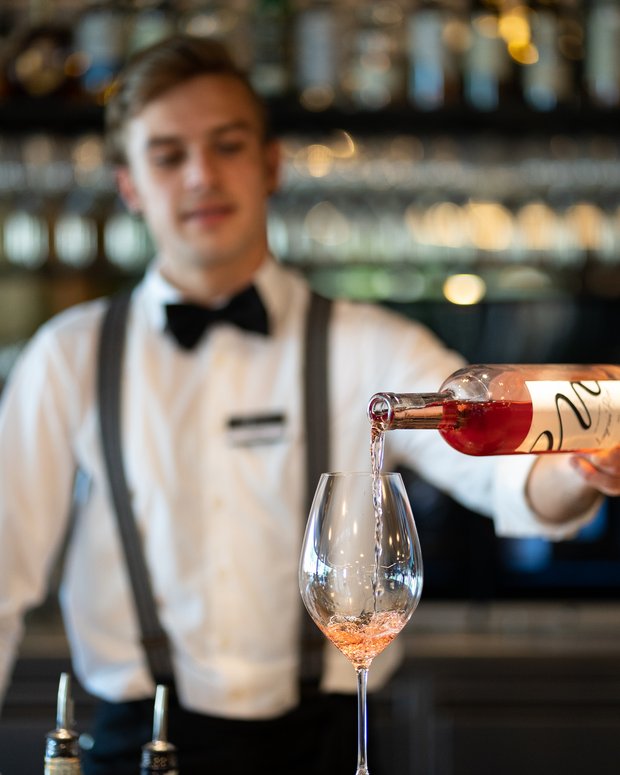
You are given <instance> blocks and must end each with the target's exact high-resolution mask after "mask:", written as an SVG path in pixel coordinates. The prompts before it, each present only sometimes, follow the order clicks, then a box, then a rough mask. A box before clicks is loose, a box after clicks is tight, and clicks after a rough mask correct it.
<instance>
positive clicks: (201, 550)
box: [0, 37, 620, 775]
mask: <svg viewBox="0 0 620 775" xmlns="http://www.w3.org/2000/svg"><path fill="white" fill-rule="evenodd" d="M107 118H108V136H109V140H110V145H111V151H112V156H113V160H114V162H115V164H116V165H117V178H118V186H119V190H120V193H121V195H122V197H123V199H124V201H125V202H126V204H127V206H128V207H129V208H130V209H131V210H132V211H134V212H136V213H140V214H141V215H142V216H143V218H144V219H145V221H146V223H147V224H148V227H149V228H150V230H151V232H152V235H153V238H154V241H155V243H156V246H157V255H156V257H155V258H154V261H153V264H152V266H151V267H150V269H149V270H148V271H147V273H146V276H145V278H144V280H143V281H142V282H141V283H140V284H139V285H138V287H137V288H136V289H135V291H134V293H133V295H132V298H131V306H130V309H129V317H128V321H127V333H126V341H125V354H124V358H123V371H122V404H121V406H122V411H121V420H122V441H123V447H122V462H123V465H124V471H125V475H126V479H127V482H128V489H129V493H130V499H131V507H132V510H133V514H134V516H135V521H136V523H137V527H138V532H139V535H140V542H141V545H142V551H143V554H144V558H145V562H146V566H147V569H148V574H149V576H150V580H151V583H152V587H153V591H154V597H155V600H156V605H157V612H158V616H159V618H160V620H161V623H162V625H163V629H164V631H165V633H166V634H167V636H168V639H169V641H170V647H171V653H172V664H173V671H174V680H175V684H176V690H175V693H176V696H177V697H178V704H177V702H176V701H175V702H173V703H172V707H171V721H170V738H171V740H173V741H174V742H175V743H176V744H177V745H178V748H179V755H180V771H182V772H183V775H191V773H198V772H201V773H204V772H205V771H206V770H208V769H213V770H214V771H215V770H217V769H219V768H224V767H225V768H226V772H227V773H229V774H233V775H234V773H241V772H246V771H247V770H248V769H249V768H250V767H251V768H252V769H257V770H259V769H264V768H266V769H268V771H269V772H271V773H272V775H274V774H277V773H306V772H308V773H310V772H313V773H316V772H330V771H333V772H340V771H342V772H345V771H346V768H347V767H349V768H351V770H352V767H353V766H354V757H355V753H354V724H355V707H356V706H355V699H354V695H353V692H354V688H355V682H354V671H353V670H352V669H351V666H350V664H349V663H348V662H347V661H346V660H345V659H344V658H343V657H342V656H341V655H340V654H339V653H338V652H337V651H336V650H335V649H334V648H333V647H331V646H330V647H328V646H325V656H324V665H323V673H322V679H321V680H322V682H321V692H320V693H317V692H316V691H314V689H310V690H308V691H307V692H305V691H303V690H302V692H301V699H300V689H299V687H300V682H299V676H300V671H301V669H302V668H303V665H302V664H300V662H301V661H302V660H301V659H300V654H299V644H298V630H299V626H300V620H301V616H302V610H301V602H300V598H299V592H298V588H297V564H298V557H299V549H300V544H301V536H302V532H303V527H304V524H305V515H306V512H305V508H306V506H305V501H304V488H305V481H304V474H303V462H304V454H305V447H306V441H307V438H308V431H309V430H310V429H309V428H306V427H305V424H304V420H303V415H304V408H303V395H304V390H303V383H302V377H303V372H304V336H305V320H306V312H307V309H308V307H309V304H310V299H311V294H310V291H309V288H308V286H307V284H306V283H305V282H304V280H303V279H302V278H301V277H299V276H297V275H296V274H295V273H293V272H291V271H290V270H286V269H284V268H283V267H281V266H279V265H278V263H277V262H276V261H275V260H274V258H273V257H272V256H270V254H269V246H268V242H267V232H266V216H267V203H268V198H269V195H270V194H271V193H272V192H273V191H274V190H275V189H276V187H277V185H278V173H279V147H278V144H277V142H276V141H275V140H274V139H273V138H272V137H271V136H270V134H269V131H268V126H267V121H266V117H265V113H264V110H263V107H262V105H261V103H260V102H259V100H258V99H257V98H256V96H255V94H254V93H253V92H252V90H251V88H250V86H249V84H248V82H247V80H246V79H245V77H244V76H243V75H242V74H241V73H240V72H238V71H237V70H236V68H235V67H234V65H233V64H232V62H231V60H230V59H229V58H228V55H227V54H226V52H225V51H224V50H223V49H221V48H220V47H219V45H217V44H214V43H211V42H207V41H204V40H199V39H197V38H186V37H175V38H173V39H171V40H168V41H164V42H163V43H160V44H158V45H156V46H155V47H153V48H151V49H148V50H145V51H144V52H142V53H141V54H139V55H138V56H137V58H136V59H135V60H134V61H133V63H130V64H129V65H128V67H127V68H126V70H125V72H124V73H123V74H122V77H121V78H120V80H119V85H118V91H117V93H116V94H115V96H114V97H113V99H112V101H111V103H110V105H109V107H108V116H107ZM249 286H252V287H254V288H255V289H256V291H257V292H258V297H260V300H261V303H262V304H264V307H265V312H264V317H263V319H262V324H263V330H262V331H261V332H258V331H255V330H246V328H243V327H238V326H236V325H234V324H232V323H230V322H227V321H224V322H222V321H220V322H216V323H214V324H213V325H212V326H211V327H210V328H209V329H208V330H206V331H205V332H204V333H203V334H202V336H198V335H197V336H196V337H195V338H196V340H197V341H196V342H195V343H191V342H189V341H188V340H183V342H182V343H179V342H178V341H177V340H176V339H175V337H174V336H173V335H172V333H173V332H174V331H177V332H178V329H179V327H180V328H183V325H182V324H179V322H178V320H177V321H176V322H175V319H174V318H172V317H170V318H167V309H166V308H167V306H168V305H174V304H176V303H177V302H181V301H189V302H194V303H197V304H201V305H205V306H207V307H209V308H214V309H221V308H222V307H225V306H226V304H227V303H228V302H229V300H231V299H232V298H233V297H234V296H235V294H237V293H238V292H243V291H246V290H247V289H248V287H249ZM250 294H251V296H250V304H251V305H254V306H255V305H256V298H257V297H256V296H255V295H254V292H253V291H250ZM242 306H243V308H244V309H245V305H242ZM258 307H259V309H257V310H256V311H257V312H258V313H259V315H258V316H259V318H260V314H261V312H262V307H261V304H260V303H259V304H258ZM105 309H106V302H104V301H103V300H98V301H95V302H91V303H87V304H84V305H80V306H78V307H76V308H74V309H71V310H69V311H67V312H65V313H63V314H61V315H59V316H58V317H57V318H55V319H53V320H52V321H50V322H49V323H47V324H46V325H45V326H43V327H42V329H41V330H40V331H39V332H38V334H37V335H36V336H35V337H34V338H33V340H32V342H31V343H30V345H29V346H28V348H27V350H26V352H25V353H24V355H23V357H22V358H21V360H20V362H19V363H18V365H17V366H16V367H15V369H14V371H13V373H12V375H11V379H10V381H9V383H8V385H7V387H6V390H5V394H4V396H3V403H2V410H1V413H0V656H1V659H0V666H1V671H2V672H1V675H2V680H3V683H4V684H6V681H7V680H8V675H9V670H10V666H11V663H12V659H13V656H14V651H15V648H16V646H17V643H18V639H19V634H20V622H21V617H22V615H23V612H24V610H25V609H27V608H28V607H30V606H32V605H34V604H36V603H37V602H38V601H39V600H41V598H42V596H43V594H44V591H45V584H46V575H47V572H48V571H49V569H50V566H51V563H52V560H53V557H54V553H55V551H56V550H57V548H58V547H59V545H60V543H61V541H62V538H63V536H64V534H65V531H66V530H67V521H68V520H67V514H68V512H69V505H70V497H71V490H72V483H73V481H74V476H75V471H76V470H77V469H80V470H81V471H82V472H83V474H84V475H85V476H87V477H88V480H89V482H90V489H89V493H88V497H87V498H86V500H85V502H84V503H83V504H82V507H81V509H80V512H79V514H78V515H77V520H76V524H75V526H74V533H73V536H72V541H71V545H70V548H69V552H68V556H67V561H66V567H65V576H64V581H63V587H62V591H61V600H62V607H63V614H64V618H65V623H66V629H67V633H68V637H69V640H70V643H71V648H72V657H73V663H74V668H75V671H76V673H77V676H78V678H79V679H80V681H81V682H82V684H83V685H84V686H85V687H86V689H87V690H88V691H90V692H91V693H92V694H94V695H95V696H96V697H98V698H100V700H101V706H100V710H99V713H98V716H97V722H96V725H95V729H94V746H93V748H92V750H90V751H88V752H85V765H84V767H85V772H86V773H87V775H95V774H98V773H106V774H107V775H110V773H115V774H116V775H122V774H123V773H125V772H126V773H130V772H136V771H137V766H138V765H137V762H138V757H139V747H140V745H142V744H143V743H144V742H146V741H147V740H148V738H149V736H150V723H151V719H152V698H153V694H154V678H153V675H152V674H151V672H150V671H149V663H148V661H147V658H146V656H145V646H143V644H142V643H141V640H140V631H139V626H138V618H137V616H136V611H135V609H134V605H133V599H132V592H131V587H130V583H129V580H128V574H127V570H128V568H127V566H126V564H125V560H124V557H123V549H122V546H121V541H120V538H119V530H118V525H117V524H116V520H115V515H114V508H113V505H112V503H113V501H112V496H111V492H110V484H109V480H108V476H107V472H106V470H105V466H104V458H103V453H102V447H101V438H100V432H99V427H98V420H97V409H98V405H97V394H96V383H97V378H96V373H97V362H96V358H97V343H98V341H99V335H100V329H101V324H102V318H103V314H104V311H105ZM265 323H266V327H267V329H268V332H267V333H265V331H264V326H265ZM186 333H187V332H186ZM182 335H183V331H181V332H180V334H179V336H181V338H182ZM122 338H123V339H125V337H124V336H123V337H122ZM191 344H193V347H191V348H190V346H191ZM327 365H328V380H329V382H328V399H329V400H328V409H329V415H328V428H329V432H330V439H331V445H330V449H329V466H330V467H331V469H333V470H367V469H368V468H369V464H370V429H369V424H368V421H367V419H366V414H365V408H366V403H367V401H368V399H369V397H370V396H371V395H372V394H373V393H374V392H376V391H378V390H381V389H389V390H394V391H407V390H412V389H415V390H416V391H417V390H420V391H433V390H436V389H437V387H438V386H439V385H440V383H441V382H442V380H443V379H444V378H445V377H446V376H447V375H448V374H449V373H451V372H452V371H453V370H454V369H456V368H457V367H459V366H461V365H462V360H461V359H460V358H459V357H458V356H457V355H456V354H454V353H452V352H449V351H447V350H446V349H445V348H444V347H443V346H442V345H441V343H440V342H438V341H437V340H436V339H435V338H434V336H433V335H432V334H431V333H430V332H428V331H427V330H426V329H424V328H423V327H421V326H419V325H417V324H415V323H413V322H411V321H406V320H404V319H401V318H400V317H398V316H396V315H394V314H392V313H390V312H388V311H386V310H381V309H378V308H374V307H371V306H362V305H356V304H352V303H348V302H344V301H339V302H335V303H334V305H333V309H332V310H331V319H330V324H329V338H328V364H327ZM112 366H113V364H112V363H111V362H108V363H107V364H106V365H104V372H105V371H106V369H107V368H110V369H111V368H112ZM617 458H618V456H617V453H615V452H614V453H608V454H607V455H605V456H602V455H599V456H589V457H588V458H585V457H581V458H572V457H568V456H566V457H564V456H556V457H555V458H554V459H551V458H548V459H544V460H543V459H542V458H541V459H539V460H534V459H532V458H529V457H527V456H521V457H520V458H505V459H474V458H468V457H466V456H463V455H459V454H458V453H456V452H455V451H454V450H452V449H450V448H448V447H447V445H446V444H445V443H444V442H443V441H442V440H441V439H440V438H439V437H438V435H437V434H434V433H430V432H420V433H418V432H413V431H412V432H409V431H407V432H402V433H401V432H394V434H393V436H392V435H391V436H390V438H389V440H388V443H387V445H386V451H385V465H384V467H385V468H386V469H391V468H392V467H393V466H394V465H395V463H396V462H397V460H398V461H403V462H404V463H407V464H409V465H410V466H412V467H414V468H415V469H416V470H417V471H418V472H419V473H421V474H422V475H423V476H425V477H426V478H427V479H428V480H429V481H431V482H432V483H434V484H435V485H437V486H439V487H441V488H443V489H444V490H446V491H447V492H449V493H451V494H453V495H454V496H455V497H457V498H459V499H460V500H461V501H462V502H463V503H464V504H466V505H468V506H470V507H472V508H475V509H477V510H479V511H483V512H485V513H488V514H491V513H492V514H493V516H494V518H495V524H496V527H497V529H498V531H500V532H503V533H510V534H513V535H518V534H521V535H526V534H544V535H549V536H551V537H555V538H562V537H564V536H567V535H571V534H572V533H573V532H574V531H575V530H576V529H577V528H578V527H579V525H581V524H583V523H585V522H586V521H587V520H588V519H590V518H591V516H592V515H593V514H594V512H595V511H596V506H597V503H598V500H599V498H600V494H599V492H598V491H601V492H608V493H610V494H617V492H618V491H619V489H618V479H617V478H616V476H617V474H618V472H619V469H620V464H619V461H618V459H617ZM574 466H577V467H578V471H577V472H576V471H575V470H574ZM397 655H398V652H397V648H396V644H394V646H391V647H390V648H389V649H387V650H386V652H385V653H384V654H383V655H381V657H379V658H378V659H377V660H376V662H375V663H374V664H373V670H372V671H371V679H373V680H374V681H375V682H376V683H379V682H381V681H384V680H385V679H386V677H387V676H388V675H389V674H390V671H391V670H392V669H393V667H394V663H395V661H396V658H397ZM371 688H372V687H371ZM343 729H344V730H345V732H344V733H343V732H342V730H343ZM343 751H344V754H343ZM371 755H372V754H371ZM343 756H344V758H342V757H343ZM371 765H372V762H371Z"/></svg>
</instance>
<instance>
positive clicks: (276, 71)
mask: <svg viewBox="0 0 620 775" xmlns="http://www.w3.org/2000/svg"><path fill="white" fill-rule="evenodd" d="M251 18H252V23H251V28H252V40H253V44H252V62H251V72H250V77H251V79H252V83H253V84H254V87H255V88H256V89H257V91H258V92H259V93H260V94H262V95H263V97H265V98H267V99H278V98H282V97H286V96H288V95H289V94H290V91H291V89H292V87H293V83H292V78H291V73H292V66H291V63H292V57H293V52H292V51H291V29H292V26H291V25H292V8H291V4H290V2H289V0H254V3H253V7H252V9H251Z"/></svg>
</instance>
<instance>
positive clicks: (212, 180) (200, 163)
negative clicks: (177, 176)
mask: <svg viewBox="0 0 620 775" xmlns="http://www.w3.org/2000/svg"><path fill="white" fill-rule="evenodd" d="M218 181H219V171H218V164H217V160H216V159H215V156H214V154H212V153H210V152H209V151H204V150H203V151H198V152H196V153H195V154H193V155H192V156H191V158H190V159H189V162H188V165H187V170H186V183H187V185H188V186H189V187H190V188H212V187H214V186H216V185H217V184H218Z"/></svg>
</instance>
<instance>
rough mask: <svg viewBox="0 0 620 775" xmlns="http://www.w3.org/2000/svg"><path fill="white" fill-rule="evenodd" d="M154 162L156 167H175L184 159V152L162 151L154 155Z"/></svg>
mask: <svg viewBox="0 0 620 775" xmlns="http://www.w3.org/2000/svg"><path fill="white" fill-rule="evenodd" d="M152 159H153V164H154V165H155V166H156V167H175V166H176V165H178V164H180V163H181V162H182V161H183V154H182V153H178V152H174V153H160V154H157V155H156V156H153V157H152Z"/></svg>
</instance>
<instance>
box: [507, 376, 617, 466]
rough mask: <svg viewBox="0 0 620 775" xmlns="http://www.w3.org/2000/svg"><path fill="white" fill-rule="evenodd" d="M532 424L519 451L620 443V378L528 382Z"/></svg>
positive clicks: (593, 446)
mask: <svg viewBox="0 0 620 775" xmlns="http://www.w3.org/2000/svg"><path fill="white" fill-rule="evenodd" d="M525 384H526V386H527V388H528V390H529V391H530V396H531V399H532V424H531V427H530V430H529V433H528V434H527V436H526V437H525V439H524V440H523V442H522V443H521V445H520V446H519V447H518V448H517V449H516V450H515V451H516V452H526V453H527V452H546V451H553V452H561V451H563V450H573V451H574V450H594V449H608V448H609V447H613V446H615V445H617V444H620V381H618V380H582V381H570V380H532V381H526V383H525Z"/></svg>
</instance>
